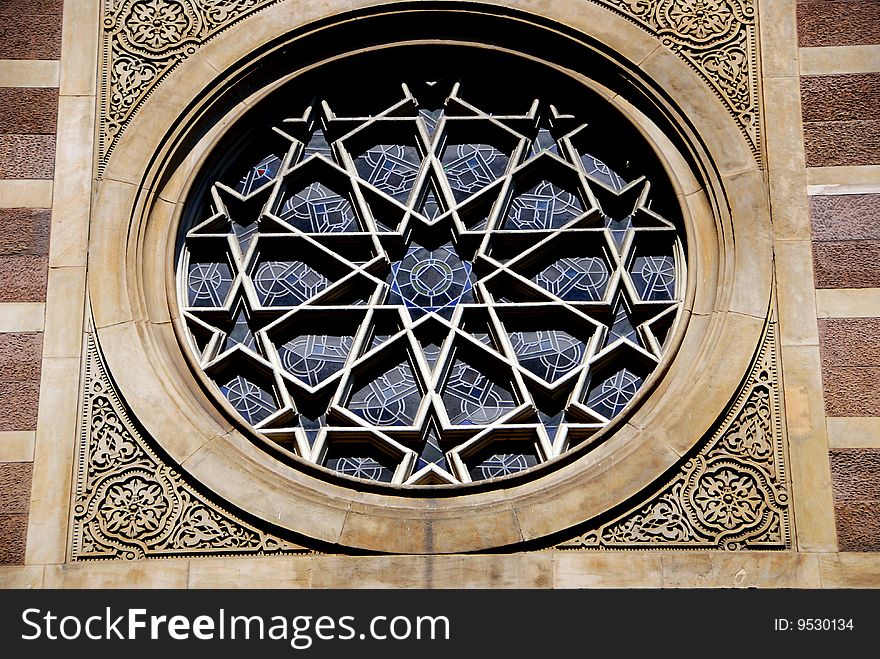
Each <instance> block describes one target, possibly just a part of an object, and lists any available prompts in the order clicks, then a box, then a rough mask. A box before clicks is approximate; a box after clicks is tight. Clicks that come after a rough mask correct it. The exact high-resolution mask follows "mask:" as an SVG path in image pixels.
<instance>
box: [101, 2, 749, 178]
mask: <svg viewBox="0 0 880 659" xmlns="http://www.w3.org/2000/svg"><path fill="white" fill-rule="evenodd" d="M280 1H282V0H104V18H103V21H102V67H101V71H102V73H101V75H102V78H101V89H100V97H101V98H100V125H99V133H98V142H99V143H98V172H99V174H101V173H103V170H104V167H105V166H106V164H107V161H108V159H109V158H110V155H111V154H112V152H113V150H114V148H115V146H116V143H117V142H118V140H119V137H120V136H121V135H122V133H123V132H124V131H125V129H126V127H127V126H128V124H129V123H130V122H131V120H132V117H133V116H134V115H135V114H136V113H137V112H138V110H139V109H140V107H141V106H142V104H143V103H144V101H145V100H146V99H147V97H148V96H149V95H150V94H151V93H152V91H153V90H154V89H155V88H156V87H157V86H158V85H159V84H160V83H161V82H162V80H163V79H164V78H165V77H167V76H168V74H169V73H170V72H171V71H172V70H173V69H174V68H175V67H176V66H177V65H178V64H179V63H180V62H181V61H183V60H185V59H186V58H187V57H189V56H191V55H193V54H194V53H195V52H197V51H198V49H199V47H200V46H201V45H202V44H204V43H206V42H207V41H209V40H210V39H212V38H214V37H215V36H217V35H218V34H220V33H221V32H222V31H223V30H225V29H227V28H229V27H230V26H231V25H233V24H234V23H236V22H238V21H240V20H243V19H245V18H246V17H248V16H249V15H251V14H253V13H255V12H257V11H259V10H261V9H265V8H266V7H268V6H270V5H273V4H275V3H277V2H280ZM576 1H578V2H595V3H596V4H600V5H604V6H607V7H608V8H610V9H611V10H613V11H615V12H616V13H618V14H620V15H621V16H623V17H625V18H626V19H628V20H630V21H632V22H634V23H635V24H636V25H638V26H640V27H641V28H642V29H644V30H646V31H647V32H648V33H650V34H651V35H653V36H656V37H657V38H658V39H660V41H661V43H662V44H663V45H664V46H666V47H668V48H669V49H671V50H672V51H673V52H675V53H676V54H677V55H678V56H679V57H681V58H682V59H684V60H685V61H686V62H687V63H688V64H689V65H690V66H692V67H693V68H694V70H695V71H696V72H697V73H698V74H699V75H700V76H701V77H702V78H703V79H704V80H705V82H706V84H707V85H709V86H710V88H711V89H712V90H713V92H714V93H715V94H716V95H717V96H718V97H719V98H720V99H721V101H722V102H723V103H724V105H725V106H726V107H727V109H728V111H729V112H730V113H731V115H732V116H733V117H734V119H735V120H736V122H737V124H738V125H739V127H740V130H741V131H742V133H743V134H744V135H745V137H746V139H747V140H748V142H749V144H750V146H751V148H752V152H753V154H754V156H755V159H756V161H758V162H760V144H761V136H760V121H759V111H758V95H757V84H758V83H757V70H758V61H757V43H756V25H755V14H756V10H755V0H576Z"/></svg>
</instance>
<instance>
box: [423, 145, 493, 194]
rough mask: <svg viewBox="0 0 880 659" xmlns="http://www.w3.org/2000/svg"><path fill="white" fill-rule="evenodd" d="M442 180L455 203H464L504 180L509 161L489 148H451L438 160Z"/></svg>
mask: <svg viewBox="0 0 880 659" xmlns="http://www.w3.org/2000/svg"><path fill="white" fill-rule="evenodd" d="M440 161H441V163H442V164H443V171H444V172H446V180H447V181H448V182H449V187H450V188H452V195H453V197H455V200H456V201H464V200H465V199H467V198H468V197H470V196H471V195H472V194H474V193H476V192H479V191H480V190H482V189H483V188H485V187H486V186H487V185H489V184H490V183H491V182H492V181H494V180H496V179H498V178H500V177H501V176H504V173H505V172H506V171H507V163H508V162H509V158H508V157H507V156H506V155H505V154H503V153H502V152H501V151H499V150H498V149H496V148H495V147H494V146H491V145H489V144H455V145H451V146H448V147H446V149H445V150H444V151H443V156H442V158H441V160H440Z"/></svg>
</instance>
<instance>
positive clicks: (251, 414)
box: [220, 375, 278, 424]
mask: <svg viewBox="0 0 880 659" xmlns="http://www.w3.org/2000/svg"><path fill="white" fill-rule="evenodd" d="M220 391H222V392H223V395H224V396H225V397H226V400H228V401H229V402H230V404H231V405H232V407H234V408H235V410H236V411H237V412H238V413H239V414H241V415H242V416H243V417H244V418H245V420H246V421H247V422H248V423H251V424H254V423H259V422H260V421H262V420H263V419H265V418H266V417H268V416H269V415H271V414H272V413H273V412H275V411H276V410H277V409H278V407H277V406H276V404H275V399H274V398H273V397H272V394H270V393H269V392H268V391H267V390H266V389H263V388H262V387H260V386H258V385H256V384H254V383H253V382H251V381H250V380H246V379H245V378H244V377H242V376H241V375H236V376H235V377H234V378H232V379H231V380H229V381H228V382H226V383H225V384H223V385H221V386H220Z"/></svg>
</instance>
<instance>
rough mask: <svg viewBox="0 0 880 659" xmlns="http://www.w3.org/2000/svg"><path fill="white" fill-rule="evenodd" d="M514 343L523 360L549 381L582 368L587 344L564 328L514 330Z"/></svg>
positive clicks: (518, 356)
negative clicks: (532, 330)
mask: <svg viewBox="0 0 880 659" xmlns="http://www.w3.org/2000/svg"><path fill="white" fill-rule="evenodd" d="M510 343H511V345H512V346H513V351H514V352H515V353H516V356H517V358H518V359H519V363H520V364H522V366H523V367H524V368H527V369H528V370H529V371H531V372H532V373H534V374H535V375H537V376H538V377H539V378H541V379H542V380H546V381H547V382H555V381H556V380H558V379H559V378H561V377H563V376H565V375H567V374H568V373H570V372H571V371H573V370H574V369H576V368H578V367H579V366H580V365H581V364H583V361H584V355H585V354H586V350H587V346H586V345H585V344H584V342H583V341H580V340H578V339H576V338H575V337H573V336H572V335H571V334H569V333H568V332H563V331H562V330H541V331H537V332H511V334H510Z"/></svg>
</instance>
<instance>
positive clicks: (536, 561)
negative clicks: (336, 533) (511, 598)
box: [312, 552, 554, 589]
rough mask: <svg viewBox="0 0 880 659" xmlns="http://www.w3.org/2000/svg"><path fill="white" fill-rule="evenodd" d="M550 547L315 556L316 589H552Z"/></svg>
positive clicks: (313, 584)
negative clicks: (503, 551) (541, 549)
mask: <svg viewBox="0 0 880 659" xmlns="http://www.w3.org/2000/svg"><path fill="white" fill-rule="evenodd" d="M553 561H554V554H553V553H552V552H542V553H533V554H504V555H465V556H462V555H451V556H442V555H441V556H314V557H312V588H420V589H426V588H549V587H551V586H552V585H553V583H552V581H553Z"/></svg>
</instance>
